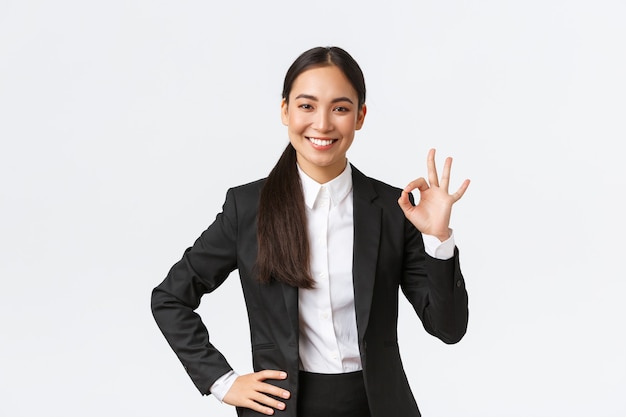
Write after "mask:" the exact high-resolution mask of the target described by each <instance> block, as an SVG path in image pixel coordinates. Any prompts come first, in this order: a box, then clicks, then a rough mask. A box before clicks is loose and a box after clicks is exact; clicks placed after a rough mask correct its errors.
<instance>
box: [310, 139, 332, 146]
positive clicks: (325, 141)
mask: <svg viewBox="0 0 626 417" xmlns="http://www.w3.org/2000/svg"><path fill="white" fill-rule="evenodd" d="M309 140H310V141H311V142H312V143H313V144H314V145H317V146H328V145H330V144H331V143H333V140H332V139H317V138H309Z"/></svg>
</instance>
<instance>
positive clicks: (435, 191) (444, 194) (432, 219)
mask: <svg viewBox="0 0 626 417" xmlns="http://www.w3.org/2000/svg"><path fill="white" fill-rule="evenodd" d="M427 166H428V182H427V181H426V180H425V179H424V178H418V179H416V180H413V181H411V182H410V183H409V184H408V185H407V186H406V187H404V190H402V195H401V196H400V198H399V199H398V204H399V205H400V208H402V211H403V212H404V215H405V216H406V218H407V219H409V221H410V222H411V223H413V225H414V226H415V227H417V229H418V230H419V231H420V232H422V233H423V234H426V235H432V236H436V237H437V238H438V239H439V240H440V241H442V242H443V241H444V240H446V239H448V238H449V237H450V229H449V225H450V215H451V213H452V205H453V204H454V203H456V202H457V201H459V199H460V198H461V197H463V194H465V190H467V187H468V186H469V183H470V180H465V181H463V184H461V186H460V187H459V189H458V190H457V192H455V193H454V194H448V185H449V184H450V168H451V167H452V158H450V157H448V158H446V161H445V163H444V166H443V175H442V176H441V181H439V178H438V176H437V167H436V166H435V150H434V149H431V150H430V151H429V152H428V158H427ZM415 189H418V190H419V192H420V199H419V202H418V203H417V205H415V206H414V205H413V204H411V202H410V201H409V193H410V192H411V191H413V190H415Z"/></svg>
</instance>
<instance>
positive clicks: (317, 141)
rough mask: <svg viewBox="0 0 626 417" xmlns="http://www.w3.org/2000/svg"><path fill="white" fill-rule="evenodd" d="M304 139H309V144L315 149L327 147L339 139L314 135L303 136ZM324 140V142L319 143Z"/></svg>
mask: <svg viewBox="0 0 626 417" xmlns="http://www.w3.org/2000/svg"><path fill="white" fill-rule="evenodd" d="M305 138H306V140H308V141H309V143H310V144H311V146H313V147H314V148H315V149H328V148H330V147H332V146H333V145H334V144H335V143H336V142H337V141H338V140H339V139H334V138H325V137H316V136H305ZM321 142H326V143H321Z"/></svg>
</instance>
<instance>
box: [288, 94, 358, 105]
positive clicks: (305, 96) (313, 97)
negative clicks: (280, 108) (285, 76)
mask: <svg viewBox="0 0 626 417" xmlns="http://www.w3.org/2000/svg"><path fill="white" fill-rule="evenodd" d="M299 98H305V99H308V100H313V101H319V100H318V98H317V97H315V96H312V95H310V94H298V95H297V96H296V98H295V99H296V100H297V99H299ZM341 101H347V102H348V103H350V104H354V103H353V102H352V100H350V99H349V98H348V97H337V98H334V99H332V101H331V103H339V102H341Z"/></svg>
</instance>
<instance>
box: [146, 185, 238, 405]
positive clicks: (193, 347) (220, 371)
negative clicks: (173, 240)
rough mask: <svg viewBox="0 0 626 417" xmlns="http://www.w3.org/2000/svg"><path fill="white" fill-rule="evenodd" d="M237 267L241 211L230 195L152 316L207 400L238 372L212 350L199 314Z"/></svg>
mask: <svg viewBox="0 0 626 417" xmlns="http://www.w3.org/2000/svg"><path fill="white" fill-rule="evenodd" d="M236 267H237V206H236V202H235V197H234V192H233V190H232V189H231V190H229V191H228V192H227V195H226V201H225V203H224V205H223V208H222V212H221V213H220V214H218V215H217V217H216V219H215V221H214V222H213V224H211V225H210V226H209V228H208V229H207V230H205V231H204V232H203V233H202V235H201V236H200V237H199V238H198V239H197V240H196V241H195V243H194V244H193V246H192V247H190V248H188V249H187V250H186V251H185V252H184V254H183V256H182V259H181V260H180V261H178V262H177V263H176V264H174V266H172V268H171V269H170V271H169V273H168V274H167V276H166V278H165V279H164V280H163V282H161V284H159V285H158V286H157V287H156V288H154V290H153V291H152V303H151V306H152V314H153V316H154V319H155V320H156V322H157V325H158V326H159V328H160V330H161V332H162V333H163V335H164V336H165V338H166V339H167V342H168V343H169V345H170V346H171V348H172V349H173V350H174V352H175V353H176V355H177V356H178V359H180V361H181V362H182V364H183V367H184V368H185V370H186V371H187V373H188V374H189V376H190V377H191V379H192V381H193V382H194V384H195V385H196V387H197V388H198V389H199V390H200V392H201V393H202V394H204V395H209V394H210V391H209V390H210V387H211V386H212V385H213V383H214V382H215V381H216V380H217V379H218V378H219V377H221V376H222V375H224V374H225V373H227V372H228V371H230V370H231V369H232V368H231V366H230V365H229V364H228V362H227V360H226V358H225V357H224V356H223V355H222V354H221V353H220V352H219V351H218V350H217V349H216V348H215V347H214V346H213V345H212V344H211V342H210V340H209V333H208V331H207V329H206V327H205V325H204V324H203V323H202V320H201V319H200V316H199V315H198V314H197V313H196V312H195V310H196V309H197V308H198V306H199V305H200V299H201V297H202V296H203V295H204V294H206V293H209V292H211V291H213V290H215V289H216V288H217V287H219V286H220V285H221V284H222V283H223V282H224V280H225V279H226V278H227V277H228V275H229V274H230V273H231V272H232V271H233V270H234V269H235V268H236Z"/></svg>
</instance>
